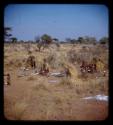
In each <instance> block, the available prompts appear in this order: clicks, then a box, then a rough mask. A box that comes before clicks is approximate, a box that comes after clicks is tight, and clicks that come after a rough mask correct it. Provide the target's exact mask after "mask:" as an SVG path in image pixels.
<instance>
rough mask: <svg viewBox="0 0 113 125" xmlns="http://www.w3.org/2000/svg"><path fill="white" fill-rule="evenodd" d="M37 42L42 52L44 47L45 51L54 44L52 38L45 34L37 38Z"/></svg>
mask: <svg viewBox="0 0 113 125" xmlns="http://www.w3.org/2000/svg"><path fill="white" fill-rule="evenodd" d="M35 42H36V43H37V47H38V50H39V52H40V51H41V48H42V47H43V50H44V48H46V47H48V45H49V44H51V43H52V38H51V36H49V35H47V34H44V35H42V36H41V37H40V36H37V37H35Z"/></svg>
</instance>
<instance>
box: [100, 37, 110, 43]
mask: <svg viewBox="0 0 113 125" xmlns="http://www.w3.org/2000/svg"><path fill="white" fill-rule="evenodd" d="M108 42H109V40H108V37H102V38H101V39H100V40H99V43H100V44H108Z"/></svg>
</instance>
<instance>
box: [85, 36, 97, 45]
mask: <svg viewBox="0 0 113 125" xmlns="http://www.w3.org/2000/svg"><path fill="white" fill-rule="evenodd" d="M96 42H97V40H96V38H95V37H89V36H85V37H84V43H86V44H95V43H96Z"/></svg>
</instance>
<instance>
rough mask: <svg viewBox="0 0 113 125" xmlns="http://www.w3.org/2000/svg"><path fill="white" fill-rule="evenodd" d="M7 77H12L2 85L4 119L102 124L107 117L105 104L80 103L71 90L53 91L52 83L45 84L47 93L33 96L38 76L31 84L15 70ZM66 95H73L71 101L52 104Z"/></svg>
mask: <svg viewBox="0 0 113 125" xmlns="http://www.w3.org/2000/svg"><path fill="white" fill-rule="evenodd" d="M10 74H11V75H12V74H13V77H12V79H11V85H10V86H6V85H4V113H5V117H6V118H7V119H10V120H17V119H19V120H104V119H106V118H107V116H108V103H107V102H105V101H96V100H83V99H82V96H76V94H74V92H75V90H74V89H72V90H70V91H68V90H67V91H66V89H65V90H64V89H59V87H58V88H56V87H55V86H54V85H53V84H55V83H51V84H50V83H48V88H49V89H48V91H46V90H43V91H41V90H39V91H40V92H37V91H38V90H37V91H36V92H35V90H34V92H31V90H33V84H35V82H36V79H39V78H40V77H41V76H38V75H37V76H35V77H34V78H36V79H35V80H34V81H32V80H31V81H28V80H27V79H28V76H26V77H20V78H19V77H17V72H16V70H15V72H14V71H11V72H10ZM44 79H46V80H47V79H51V78H44ZM52 79H55V78H52ZM61 88H62V87H61ZM65 92H66V93H69V94H70V92H72V93H71V94H72V96H71V95H70V98H67V100H66V99H65V98H66V97H65V98H61V100H57V101H55V100H54V97H55V99H56V97H57V96H56V95H58V94H57V93H60V95H61V96H63V95H64V94H65ZM42 93H43V94H42ZM44 93H45V94H44ZM55 94H56V95H55ZM69 94H68V95H69ZM53 95H55V96H53ZM74 95H75V98H74ZM71 97H72V98H71ZM58 99H59V96H58ZM63 99H64V100H63ZM62 100H63V101H62ZM60 101H61V102H60ZM15 105H16V106H17V107H16V106H15ZM19 105H20V107H19ZM15 107H16V108H15ZM18 110H19V111H18Z"/></svg>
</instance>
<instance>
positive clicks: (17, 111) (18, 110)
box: [13, 102, 28, 120]
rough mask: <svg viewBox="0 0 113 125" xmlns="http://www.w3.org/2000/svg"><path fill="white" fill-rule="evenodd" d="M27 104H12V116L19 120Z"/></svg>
mask: <svg viewBox="0 0 113 125" xmlns="http://www.w3.org/2000/svg"><path fill="white" fill-rule="evenodd" d="M27 106H28V104H27V103H25V102H17V103H16V104H15V105H14V108H13V112H14V117H15V119H16V120H21V117H22V115H23V113H24V111H25V110H26V108H27Z"/></svg>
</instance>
